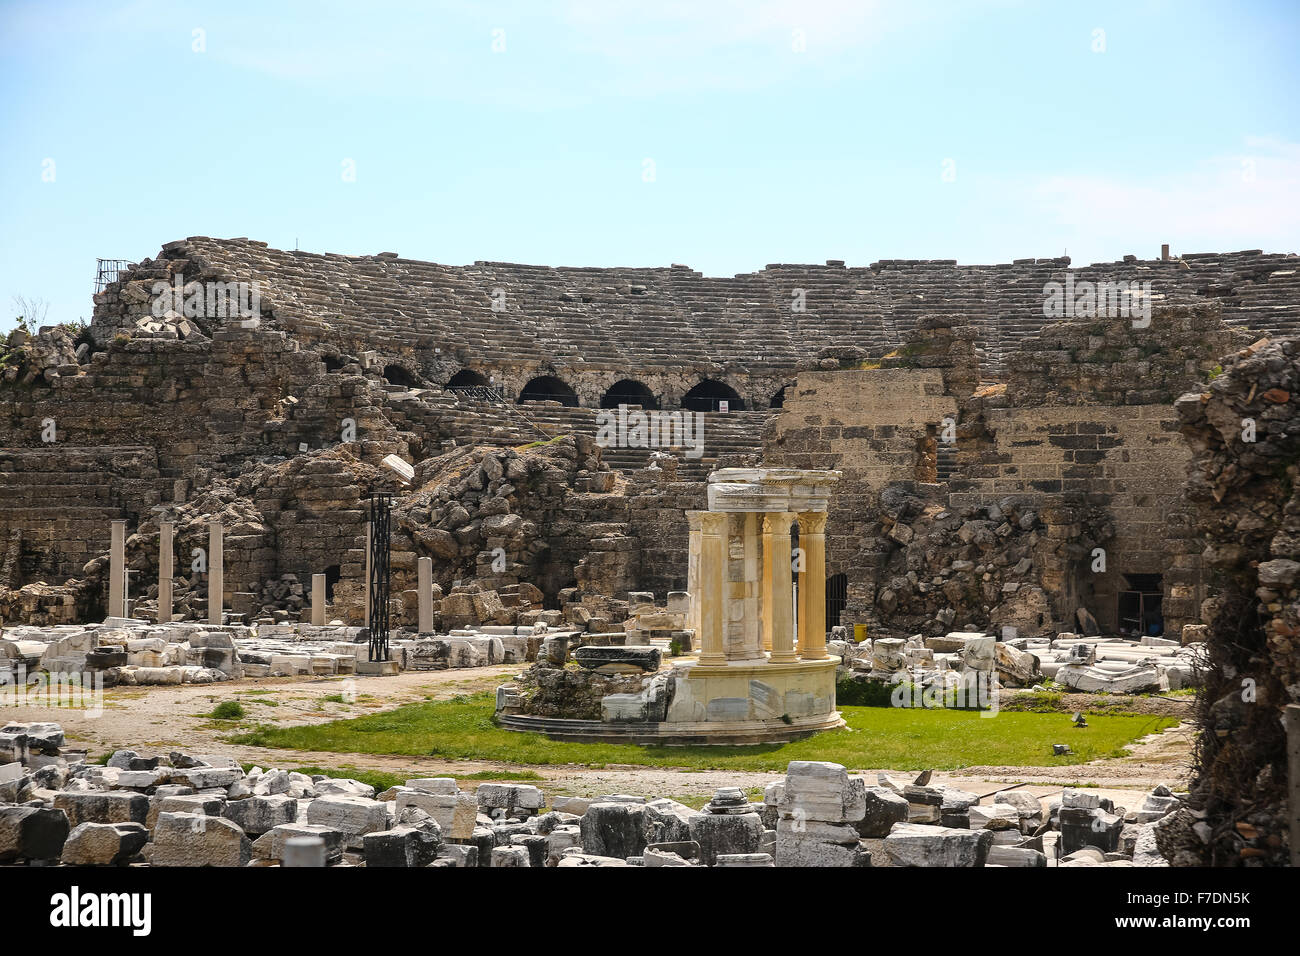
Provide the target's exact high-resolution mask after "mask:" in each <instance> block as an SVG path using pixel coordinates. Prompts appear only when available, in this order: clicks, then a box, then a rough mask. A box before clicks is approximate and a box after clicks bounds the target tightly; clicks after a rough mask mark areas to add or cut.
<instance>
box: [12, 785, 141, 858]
mask: <svg viewBox="0 0 1300 956" xmlns="http://www.w3.org/2000/svg"><path fill="white" fill-rule="evenodd" d="M141 799H143V798H141ZM68 830H69V826H68V817H67V816H66V815H65V814H64V813H63V812H62V811H61V810H49V809H46V808H44V807H31V806H6V807H0V863H12V862H13V861H15V860H20V859H21V860H57V859H58V858H59V857H60V855H61V854H62V853H63V846H64V843H65V842H66V840H67V838H68Z"/></svg>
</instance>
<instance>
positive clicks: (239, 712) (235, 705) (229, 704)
mask: <svg viewBox="0 0 1300 956" xmlns="http://www.w3.org/2000/svg"><path fill="white" fill-rule="evenodd" d="M246 714H247V712H246V711H245V710H244V707H243V705H242V704H240V703H239V701H237V700H223V701H222V702H221V703H219V704H217V706H216V707H213V708H212V713H210V714H208V715H207V716H209V717H211V718H212V719H213V720H240V719H242V718H243V717H245V716H246Z"/></svg>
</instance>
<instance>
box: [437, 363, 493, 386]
mask: <svg viewBox="0 0 1300 956" xmlns="http://www.w3.org/2000/svg"><path fill="white" fill-rule="evenodd" d="M490 384H491V383H490V382H489V381H488V380H487V376H486V375H484V374H483V373H482V372H476V371H474V369H472V368H463V369H461V370H460V371H459V372H457V373H456V374H455V375H453V376H452V377H451V378H449V379H448V380H447V384H446V386H444V387H445V388H478V387H481V386H484V385H490Z"/></svg>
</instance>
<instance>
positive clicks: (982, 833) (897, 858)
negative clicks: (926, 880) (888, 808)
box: [885, 823, 993, 866]
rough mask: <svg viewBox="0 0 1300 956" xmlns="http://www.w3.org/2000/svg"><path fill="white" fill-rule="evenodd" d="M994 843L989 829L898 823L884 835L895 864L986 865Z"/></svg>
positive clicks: (887, 849)
mask: <svg viewBox="0 0 1300 956" xmlns="http://www.w3.org/2000/svg"><path fill="white" fill-rule="evenodd" d="M992 845H993V833H992V831H989V830H956V829H950V828H948V827H935V826H927V825H925V824H917V823H899V824H896V825H895V826H894V829H893V830H891V831H890V833H889V836H887V837H885V852H886V853H887V854H889V859H890V862H892V863H893V864H894V865H895V866H983V865H984V864H985V862H986V861H987V859H988V853H989V848H990V847H991V846H992Z"/></svg>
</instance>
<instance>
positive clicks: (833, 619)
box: [826, 574, 849, 631]
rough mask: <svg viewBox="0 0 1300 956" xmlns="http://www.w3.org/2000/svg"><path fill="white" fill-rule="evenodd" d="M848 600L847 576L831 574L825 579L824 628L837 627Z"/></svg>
mask: <svg viewBox="0 0 1300 956" xmlns="http://www.w3.org/2000/svg"><path fill="white" fill-rule="evenodd" d="M848 601H849V578H848V575H846V574H833V575H831V576H830V577H829V578H827V579H826V630H827V631H829V630H830V629H831V628H833V627H839V624H840V614H841V612H843V610H844V605H845V604H847V603H848Z"/></svg>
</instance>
